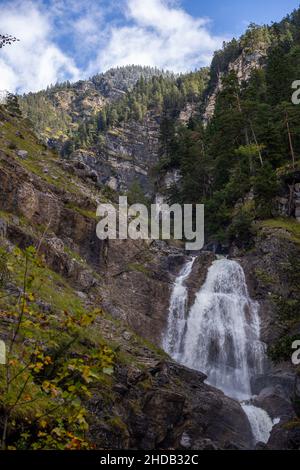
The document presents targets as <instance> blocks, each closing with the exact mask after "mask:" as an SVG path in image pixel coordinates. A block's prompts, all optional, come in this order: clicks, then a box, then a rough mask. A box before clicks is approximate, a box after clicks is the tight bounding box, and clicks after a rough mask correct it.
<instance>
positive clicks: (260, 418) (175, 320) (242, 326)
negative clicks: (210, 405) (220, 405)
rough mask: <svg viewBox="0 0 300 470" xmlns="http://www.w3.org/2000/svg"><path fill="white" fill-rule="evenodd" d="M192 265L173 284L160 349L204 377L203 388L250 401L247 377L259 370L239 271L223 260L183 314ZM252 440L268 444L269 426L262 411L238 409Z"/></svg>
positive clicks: (254, 323)
mask: <svg viewBox="0 0 300 470" xmlns="http://www.w3.org/2000/svg"><path fill="white" fill-rule="evenodd" d="M193 263H194V259H193V260H191V261H188V263H187V264H186V265H185V266H184V268H183V269H182V271H181V273H180V274H179V277H178V278H177V280H176V282H175V284H174V288H173V292H172V296H171V301H170V307H169V316H168V326H167V332H166V335H165V338H164V342H163V347H164V349H165V350H166V351H167V352H168V353H169V354H170V355H171V356H172V357H173V358H174V359H175V360H177V361H178V362H180V363H181V364H184V365H186V366H188V367H190V368H192V369H196V370H199V371H202V372H205V373H206V374H207V376H208V379H207V382H208V383H209V384H211V385H213V386H215V387H216V388H219V389H221V390H222V391H223V392H224V393H225V394H226V395H228V396H230V397H232V398H235V399H237V400H239V401H241V402H243V401H245V400H249V399H250V398H251V395H252V393H251V377H253V376H254V375H256V374H261V373H262V372H263V370H264V365H265V345H264V344H263V343H262V342H261V341H260V319H259V314H258V304H257V303H256V302H253V301H252V300H251V298H250V296H249V293H248V289H247V284H246V279H245V275H244V271H243V269H242V267H241V266H240V265H239V264H238V263H237V262H236V261H232V260H228V259H220V260H217V261H215V262H214V263H213V264H212V266H211V267H210V269H209V271H208V275H207V279H206V281H205V283H204V285H203V286H202V287H201V289H200V290H199V292H198V293H197V295H196V300H195V303H194V305H193V306H192V308H191V309H190V311H189V312H187V295H188V293H187V288H186V287H185V286H184V282H185V280H186V279H187V278H188V277H189V275H190V272H191V270H192V267H193ZM242 406H243V409H244V411H245V413H246V414H247V416H248V419H249V422H250V425H251V428H252V432H253V436H254V440H255V441H256V442H258V441H263V442H266V441H267V440H268V436H269V434H270V431H271V429H272V426H273V423H272V421H271V419H270V417H269V416H268V415H267V413H266V412H264V411H263V410H261V409H259V408H257V407H254V406H252V405H251V404H243V405H242Z"/></svg>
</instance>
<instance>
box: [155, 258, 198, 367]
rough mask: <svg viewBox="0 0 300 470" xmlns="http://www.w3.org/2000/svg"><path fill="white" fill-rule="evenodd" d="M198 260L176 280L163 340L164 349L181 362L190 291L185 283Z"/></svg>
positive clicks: (192, 261) (188, 264)
mask: <svg viewBox="0 0 300 470" xmlns="http://www.w3.org/2000/svg"><path fill="white" fill-rule="evenodd" d="M195 259H196V258H193V259H191V260H189V261H188V262H187V263H186V264H185V265H184V267H183V268H182V270H181V271H180V273H179V276H178V277H177V278H176V281H175V284H174V287H173V291H172V295H171V300H170V307H169V315H168V326H167V334H166V335H165V337H164V340H163V348H164V350H165V351H167V352H168V354H170V356H172V357H173V358H174V359H175V360H177V361H178V362H179V361H180V356H181V352H182V351H181V349H182V339H183V337H184V330H185V326H186V314H187V311H186V310H187V298H188V291H187V288H186V286H185V285H184V282H185V281H186V279H188V277H189V275H190V274H191V271H192V268H193V264H194V261H195Z"/></svg>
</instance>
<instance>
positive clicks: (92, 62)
mask: <svg viewBox="0 0 300 470" xmlns="http://www.w3.org/2000/svg"><path fill="white" fill-rule="evenodd" d="M0 31H1V32H3V33H8V34H12V35H16V36H17V37H18V38H20V42H18V43H14V44H13V45H11V46H7V47H4V48H3V49H1V50H0V90H1V89H9V90H10V91H18V92H19V93H22V92H27V91H36V90H39V89H42V88H45V87H46V86H47V85H49V84H51V83H55V82H57V81H63V80H66V79H70V80H77V79H80V78H86V77H88V76H90V75H93V74H95V73H99V72H102V71H105V70H107V69H109V68H110V67H115V66H120V65H128V64H140V65H150V66H157V67H159V68H164V69H170V70H174V71H176V72H183V71H188V70H193V69H195V68H197V67H200V66H203V65H208V64H209V62H210V60H211V56H212V54H213V52H214V50H216V49H218V48H219V47H220V45H221V44H222V41H223V38H221V37H218V36H215V35H213V34H212V33H211V31H210V22H209V20H208V19H206V18H194V17H193V16H191V15H189V14H188V13H187V12H185V11H184V10H183V9H182V8H181V7H180V1H179V0H173V1H172V0H123V2H119V1H117V0H109V1H108V0H85V1H81V0H47V2H46V0H12V1H11V0H10V1H9V0H0Z"/></svg>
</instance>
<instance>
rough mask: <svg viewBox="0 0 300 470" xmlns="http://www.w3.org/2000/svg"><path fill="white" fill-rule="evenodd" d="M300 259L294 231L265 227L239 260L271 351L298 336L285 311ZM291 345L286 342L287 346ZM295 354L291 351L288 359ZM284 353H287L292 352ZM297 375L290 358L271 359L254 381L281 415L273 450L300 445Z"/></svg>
mask: <svg viewBox="0 0 300 470" xmlns="http://www.w3.org/2000/svg"><path fill="white" fill-rule="evenodd" d="M236 254H237V253H236ZM298 258H299V246H298V243H297V241H295V240H293V237H292V235H291V233H290V232H288V231H287V230H285V229H283V228H277V229H276V228H271V227H270V228H267V227H265V228H262V229H260V230H259V232H258V234H257V237H256V240H255V248H254V249H253V250H251V252H248V253H246V254H245V253H244V254H243V256H241V257H240V258H239V259H238V260H239V262H240V263H241V264H242V266H243V268H244V271H245V274H246V278H247V284H248V288H249V290H250V295H251V297H252V298H254V299H257V300H258V301H259V303H260V317H261V337H262V340H263V341H264V342H265V343H266V344H267V347H268V350H272V349H274V347H279V346H276V345H278V344H280V343H279V342H280V341H282V339H283V338H284V337H286V338H292V337H294V336H296V337H298V336H299V337H300V323H299V321H298V322H297V320H296V317H295V321H293V322H289V321H288V317H287V319H285V317H284V312H283V311H282V310H281V309H283V308H284V307H285V306H286V305H289V303H288V302H290V301H292V299H295V295H296V298H297V292H298V293H299V290H298V288H297V281H296V280H295V279H296V277H295V279H294V280H293V272H292V271H291V266H292V265H291V264H290V263H291V260H293V259H294V260H296V259H298ZM295 276H297V274H296V273H295ZM278 302H279V303H278ZM289 344H290V341H287V346H286V347H288V345H289ZM290 348H291V346H290ZM292 353H293V350H292V349H290V358H291V357H292ZM286 354H287V355H288V356H289V350H287V352H286ZM296 374H297V369H296V366H294V365H293V364H292V362H291V359H290V360H287V361H286V362H282V363H280V364H276V363H272V362H271V361H269V370H268V371H267V373H266V374H265V375H263V376H258V377H256V378H254V380H253V381H252V389H253V393H254V394H257V395H258V396H257V398H256V399H255V403H256V404H257V405H258V406H260V407H262V408H264V409H265V410H266V411H267V412H268V413H269V414H270V416H271V417H272V418H280V419H281V421H280V423H279V424H278V425H277V426H275V427H274V429H273V431H272V433H271V438H270V442H269V444H268V445H269V447H270V448H272V449H279V448H281V449H283V448H286V449H292V448H298V447H299V442H298V434H299V423H298V424H297V421H295V420H296V408H295V403H294V397H295V380H296ZM294 421H295V424H294V426H293V425H292V424H291V423H293V422H294ZM297 446H298V447H297Z"/></svg>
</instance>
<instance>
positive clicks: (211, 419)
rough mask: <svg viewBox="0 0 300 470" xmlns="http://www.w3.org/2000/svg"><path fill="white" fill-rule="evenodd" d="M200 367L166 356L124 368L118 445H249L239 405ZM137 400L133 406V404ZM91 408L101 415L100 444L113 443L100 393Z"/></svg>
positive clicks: (95, 427)
mask: <svg viewBox="0 0 300 470" xmlns="http://www.w3.org/2000/svg"><path fill="white" fill-rule="evenodd" d="M205 378H206V377H205V376H204V375H203V374H201V373H198V372H195V371H192V370H189V369H187V368H185V367H183V366H179V365H178V364H175V363H173V362H168V361H162V362H159V363H156V364H154V365H153V366H152V367H150V368H147V369H146V370H144V372H142V373H141V372H138V371H136V370H132V369H129V370H128V369H127V370H120V371H119V381H120V384H122V386H121V385H118V390H119V396H120V398H119V400H118V404H117V405H116V407H117V409H118V414H119V416H120V417H122V422H123V423H125V424H126V426H123V428H122V427H120V426H119V429H116V430H115V433H114V437H113V438H114V441H113V442H114V444H113V448H115V447H119V448H135V449H164V448H176V449H180V448H181V449H185V448H192V449H195V450H197V449H203V448H215V449H224V448H230V447H231V446H232V445H233V444H234V446H235V447H236V448H241V449H245V448H250V447H251V442H252V437H251V432H250V428H249V423H248V421H247V418H246V416H245V414H244V412H243V410H242V408H241V407H240V405H239V404H238V403H237V402H235V401H234V400H231V399H229V398H227V397H225V396H224V395H223V393H222V392H219V391H217V390H215V389H213V388H212V387H209V386H208V385H205V384H204V383H203V381H204V379H205ZM133 403H134V406H133V405H132V404H133ZM89 406H90V409H91V411H92V412H93V414H95V415H96V417H97V418H98V419H99V425H98V424H97V422H96V423H95V425H93V426H92V428H91V430H90V432H91V435H92V436H93V439H94V441H95V443H96V445H97V442H98V440H99V441H100V442H101V443H103V440H106V442H107V444H106V446H105V447H106V448H107V447H108V446H111V442H112V435H113V433H112V432H111V430H109V429H106V428H103V427H101V424H100V422H101V410H102V408H101V404H100V403H99V402H98V400H97V394H96V395H95V397H94V398H93V399H92V400H91V402H90V405H89Z"/></svg>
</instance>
